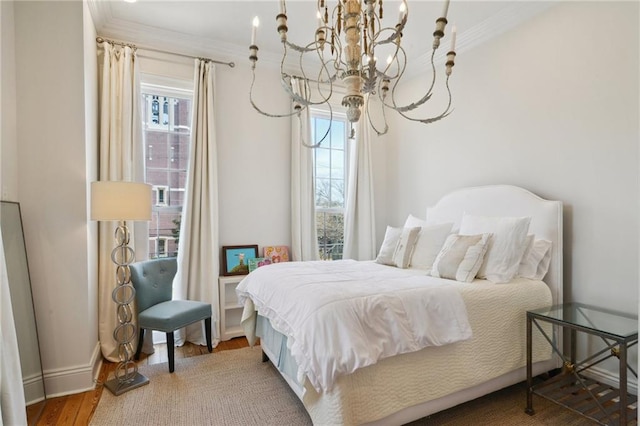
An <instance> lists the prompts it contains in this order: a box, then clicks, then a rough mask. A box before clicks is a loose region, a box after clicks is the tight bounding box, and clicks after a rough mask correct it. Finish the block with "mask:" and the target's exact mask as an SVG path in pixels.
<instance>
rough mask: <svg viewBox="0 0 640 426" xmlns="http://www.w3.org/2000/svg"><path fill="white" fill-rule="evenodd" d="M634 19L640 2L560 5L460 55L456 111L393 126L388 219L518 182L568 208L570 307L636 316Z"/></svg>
mask: <svg viewBox="0 0 640 426" xmlns="http://www.w3.org/2000/svg"><path fill="white" fill-rule="evenodd" d="M638 15H639V14H638V3H637V2H559V3H558V4H557V5H556V6H554V7H553V8H551V9H550V10H548V11H547V12H544V13H542V14H541V15H539V16H538V17H536V18H534V19H533V20H531V21H529V22H527V23H525V24H524V25H522V26H521V27H518V28H516V29H513V30H511V31H509V32H507V33H505V34H503V35H502V36H501V37H499V38H498V39H494V40H492V41H490V42H489V43H487V44H485V45H482V46H479V47H478V48H476V49H474V50H473V51H470V52H462V53H460V54H459V55H458V57H457V60H456V67H455V69H454V75H453V77H452V82H451V83H452V86H453V90H454V103H455V105H454V106H455V108H456V109H455V111H454V112H453V114H452V115H451V116H450V117H449V118H447V119H445V120H443V121H442V122H440V123H437V124H432V125H429V126H424V125H419V124H406V123H401V122H400V121H401V120H400V119H398V120H396V121H395V126H394V130H395V134H394V137H393V138H390V139H393V140H394V142H393V143H390V144H389V145H388V149H387V158H389V162H388V174H389V190H388V191H387V197H388V198H389V204H390V205H393V206H394V208H393V209H392V210H391V211H390V212H389V215H390V222H393V223H395V224H401V223H402V222H403V220H404V218H405V217H406V215H407V214H408V213H413V214H416V215H420V216H424V210H425V207H426V206H428V205H431V204H433V203H434V202H435V201H437V200H438V198H439V197H440V196H441V195H443V194H445V193H447V192H449V191H451V190H453V189H455V188H459V187H464V186H475V185H485V184H498V183H504V184H513V185H519V186H523V187H525V188H527V189H529V190H531V191H533V192H534V193H537V194H538V195H540V196H542V197H543V198H548V199H553V200H561V201H562V202H563V203H564V232H565V234H564V271H565V273H564V280H565V292H564V294H565V298H566V300H567V301H577V302H584V303H589V304H595V305H600V306H604V307H608V308H612V309H617V310H622V311H625V312H630V313H636V312H637V310H638V278H639V277H638V254H639V251H638V230H639V227H638V221H639V219H638V218H639V217H640V216H639V214H640V211H639V208H638V203H639V201H640V199H639V197H638V194H639V185H638V179H639V167H638V164H639V163H638V137H639V134H640V128H639V113H640V111H639V107H638V104H639V85H638V75H639V66H638V57H639V41H638V40H639V22H638ZM422 87H424V82H422V81H419V80H416V81H414V82H413V83H412V84H411V85H409V87H408V88H405V89H406V90H407V91H408V92H410V91H412V90H413V91H419V90H420V89H419V88H422ZM634 363H635V361H634Z"/></svg>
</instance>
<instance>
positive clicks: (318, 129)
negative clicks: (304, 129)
mask: <svg viewBox="0 0 640 426" xmlns="http://www.w3.org/2000/svg"><path fill="white" fill-rule="evenodd" d="M314 122H315V126H314V128H315V133H314V136H313V140H314V143H318V142H319V141H320V140H322V137H323V136H324V134H325V133H326V132H327V130H329V123H330V122H331V120H327V119H326V118H316V119H315V120H314ZM328 139H329V136H327V139H325V140H324V141H323V142H322V146H326V147H328V146H329V143H328V142H329V141H328Z"/></svg>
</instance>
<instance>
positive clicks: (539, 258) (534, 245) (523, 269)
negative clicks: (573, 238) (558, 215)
mask: <svg viewBox="0 0 640 426" xmlns="http://www.w3.org/2000/svg"><path fill="white" fill-rule="evenodd" d="M531 237H533V236H531ZM527 238H528V237H527ZM551 246H552V243H551V241H547V240H532V241H531V244H530V245H529V246H528V247H527V249H526V250H525V252H524V255H523V256H522V261H520V267H519V268H518V276H519V277H523V278H530V279H532V280H542V279H543V278H544V276H545V275H547V271H548V270H549V263H550V262H551Z"/></svg>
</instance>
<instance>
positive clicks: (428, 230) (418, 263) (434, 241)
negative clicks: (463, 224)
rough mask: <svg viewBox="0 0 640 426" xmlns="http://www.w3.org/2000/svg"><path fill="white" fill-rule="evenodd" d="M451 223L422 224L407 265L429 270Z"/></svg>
mask: <svg viewBox="0 0 640 426" xmlns="http://www.w3.org/2000/svg"><path fill="white" fill-rule="evenodd" d="M452 227H453V223H443V224H441V225H432V226H423V227H422V228H421V229H420V233H419V234H418V240H417V241H416V245H415V246H414V247H413V254H412V255H411V261H410V262H409V267H410V268H412V269H422V270H425V271H427V273H428V272H429V271H430V270H431V267H432V266H433V262H434V261H435V260H436V257H437V256H438V253H440V250H441V249H442V246H443V245H444V242H445V241H446V239H447V237H448V236H449V234H450V233H451V228H452Z"/></svg>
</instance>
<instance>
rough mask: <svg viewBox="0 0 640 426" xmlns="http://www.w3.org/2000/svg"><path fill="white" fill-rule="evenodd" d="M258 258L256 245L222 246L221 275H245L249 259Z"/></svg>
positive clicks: (247, 270) (247, 271)
mask: <svg viewBox="0 0 640 426" xmlns="http://www.w3.org/2000/svg"><path fill="white" fill-rule="evenodd" d="M257 257H258V245H257V244H253V245H246V246H222V275H225V276H228V275H247V274H248V273H249V259H255V258H257Z"/></svg>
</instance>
